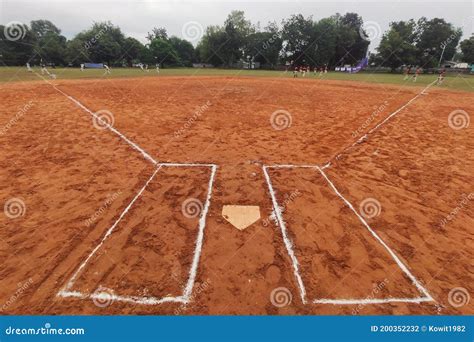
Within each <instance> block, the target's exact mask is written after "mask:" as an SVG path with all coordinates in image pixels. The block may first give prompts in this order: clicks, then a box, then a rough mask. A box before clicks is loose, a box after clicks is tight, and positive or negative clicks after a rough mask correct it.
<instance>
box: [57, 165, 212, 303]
mask: <svg viewBox="0 0 474 342" xmlns="http://www.w3.org/2000/svg"><path fill="white" fill-rule="evenodd" d="M203 166H205V167H210V169H211V175H210V177H209V182H208V189H207V195H206V200H205V203H204V206H203V209H202V211H201V215H200V217H199V224H198V234H197V238H196V245H195V248H194V256H193V260H192V264H191V267H190V269H189V276H188V280H187V282H186V285H185V287H184V289H183V293H182V295H180V296H175V297H173V296H167V297H164V298H156V297H138V296H122V295H115V294H110V293H104V294H101V293H82V292H79V291H73V290H71V289H72V287H73V286H74V283H75V282H76V280H77V277H78V276H79V274H80V273H81V272H82V271H83V270H84V269H85V267H86V265H87V264H88V262H89V261H90V260H91V258H92V257H93V256H94V255H95V254H96V252H97V251H98V250H99V249H100V247H102V245H103V244H104V243H105V241H106V240H107V239H108V238H109V236H110V235H111V234H112V233H113V231H114V230H115V228H116V227H117V226H118V224H119V223H120V221H121V220H122V219H123V218H124V217H125V215H126V214H127V212H128V211H129V210H130V209H131V208H132V207H133V205H134V203H135V202H136V200H137V199H138V198H139V197H140V196H141V195H142V194H143V192H144V191H145V189H146V188H147V187H148V185H149V184H150V182H151V181H152V180H153V179H154V178H155V176H156V174H157V173H158V171H159V170H160V169H161V168H162V167H203ZM216 172H217V165H215V164H179V163H162V164H158V166H157V168H156V169H155V170H154V172H153V174H152V175H151V177H150V178H149V179H148V180H147V181H146V183H145V185H143V187H142V188H141V189H140V190H139V191H138V193H137V194H136V195H135V197H134V198H133V199H132V200H131V201H130V203H129V204H128V205H127V207H125V209H124V210H123V211H122V213H121V214H120V216H119V218H118V219H117V220H116V221H115V222H114V224H113V225H112V226H111V227H110V228H109V229H108V230H107V231H106V233H105V235H104V236H103V238H102V240H101V241H100V242H99V244H98V245H97V246H96V247H95V248H94V249H93V250H92V252H91V253H90V254H89V255H88V256H87V258H86V259H85V260H84V261H83V262H82V263H81V264H80V265H79V267H78V268H77V270H76V271H75V272H74V274H73V275H72V276H71V278H70V279H69V281H68V282H67V283H66V285H65V286H64V288H63V289H61V290H60V291H59V292H58V293H57V296H59V297H64V298H67V297H75V298H81V299H86V298H90V299H113V300H117V301H121V302H128V303H134V304H144V305H157V304H162V303H167V302H177V303H182V304H187V303H189V301H190V299H191V295H192V291H193V287H194V283H195V280H196V275H197V269H198V266H199V259H200V257H201V252H202V245H203V240H204V231H205V228H206V218H207V213H208V211H209V206H210V203H211V196H212V189H213V186H214V180H215V176H216ZM104 296H106V298H103V297H104Z"/></svg>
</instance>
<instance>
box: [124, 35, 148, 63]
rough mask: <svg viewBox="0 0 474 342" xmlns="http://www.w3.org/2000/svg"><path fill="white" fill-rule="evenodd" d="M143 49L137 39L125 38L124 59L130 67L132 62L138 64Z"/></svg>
mask: <svg viewBox="0 0 474 342" xmlns="http://www.w3.org/2000/svg"><path fill="white" fill-rule="evenodd" d="M144 48H145V47H144V46H143V44H142V43H140V42H139V41H138V40H137V39H135V38H132V37H127V38H125V43H124V54H125V56H124V59H125V60H126V62H127V64H128V65H129V66H131V65H132V64H133V63H134V62H138V61H139V60H140V57H141V53H142V50H143V49H144Z"/></svg>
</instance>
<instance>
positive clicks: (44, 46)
mask: <svg viewBox="0 0 474 342" xmlns="http://www.w3.org/2000/svg"><path fill="white" fill-rule="evenodd" d="M31 32H32V34H33V36H34V39H35V43H34V45H35V52H36V53H37V55H38V56H39V57H38V58H40V59H41V60H43V62H44V63H54V64H57V65H64V64H65V60H66V37H64V36H62V35H61V30H60V29H59V28H58V27H57V26H55V25H54V24H53V23H52V22H50V21H49V20H34V21H32V22H31ZM38 58H37V59H38Z"/></svg>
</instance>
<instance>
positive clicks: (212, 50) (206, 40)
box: [196, 26, 227, 66]
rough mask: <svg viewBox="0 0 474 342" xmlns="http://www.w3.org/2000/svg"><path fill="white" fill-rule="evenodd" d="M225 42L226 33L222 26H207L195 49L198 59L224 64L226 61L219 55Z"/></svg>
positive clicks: (204, 61)
mask: <svg viewBox="0 0 474 342" xmlns="http://www.w3.org/2000/svg"><path fill="white" fill-rule="evenodd" d="M226 43H227V34H226V32H225V31H224V29H223V28H222V27H219V26H208V27H207V29H206V32H205V33H204V35H203V37H202V39H201V41H200V42H199V44H198V46H197V47H196V50H197V51H198V52H199V59H200V60H201V62H203V63H210V64H213V65H216V66H220V65H223V64H225V63H226V62H227V61H226V60H225V59H224V58H223V57H221V55H222V54H223V50H224V49H225V45H226Z"/></svg>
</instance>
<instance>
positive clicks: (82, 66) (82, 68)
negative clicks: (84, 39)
mask: <svg viewBox="0 0 474 342" xmlns="http://www.w3.org/2000/svg"><path fill="white" fill-rule="evenodd" d="M84 67H85V65H84V63H82V64H81V71H84Z"/></svg>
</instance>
